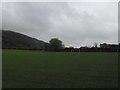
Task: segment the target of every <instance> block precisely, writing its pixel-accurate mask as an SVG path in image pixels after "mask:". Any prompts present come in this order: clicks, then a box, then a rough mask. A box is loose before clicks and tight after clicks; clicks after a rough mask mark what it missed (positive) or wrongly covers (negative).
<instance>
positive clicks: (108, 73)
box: [2, 50, 118, 88]
mask: <svg viewBox="0 0 120 90" xmlns="http://www.w3.org/2000/svg"><path fill="white" fill-rule="evenodd" d="M2 53H3V59H2V62H3V64H2V65H3V72H2V73H3V77H2V78H3V83H2V84H3V88H116V87H117V82H118V65H117V64H118V63H117V62H118V56H117V53H99V52H98V53H70V52H40V51H24V50H3V52H2Z"/></svg>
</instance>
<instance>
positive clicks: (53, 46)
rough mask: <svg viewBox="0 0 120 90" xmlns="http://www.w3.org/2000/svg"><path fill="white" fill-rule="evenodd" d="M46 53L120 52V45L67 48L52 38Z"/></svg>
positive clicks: (105, 44)
mask: <svg viewBox="0 0 120 90" xmlns="http://www.w3.org/2000/svg"><path fill="white" fill-rule="evenodd" d="M45 51H64V52H119V51H120V43H119V44H118V45H117V44H107V43H103V44H100V45H99V47H98V44H97V43H94V46H92V47H87V46H84V47H80V48H74V47H65V46H64V44H62V41H61V40H59V39H58V38H52V39H51V40H50V41H49V43H48V44H47V45H46V48H45Z"/></svg>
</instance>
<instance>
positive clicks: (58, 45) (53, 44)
mask: <svg viewBox="0 0 120 90" xmlns="http://www.w3.org/2000/svg"><path fill="white" fill-rule="evenodd" d="M49 47H50V48H51V50H53V51H59V50H62V49H63V47H64V45H63V44H62V41H61V40H59V39H58V38H52V39H51V40H50V41H49Z"/></svg>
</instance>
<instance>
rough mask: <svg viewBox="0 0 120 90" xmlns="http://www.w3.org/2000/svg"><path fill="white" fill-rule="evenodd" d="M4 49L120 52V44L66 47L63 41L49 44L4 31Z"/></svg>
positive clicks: (53, 41) (53, 40)
mask: <svg viewBox="0 0 120 90" xmlns="http://www.w3.org/2000/svg"><path fill="white" fill-rule="evenodd" d="M2 49H21V50H39V51H57V52H61V51H62V52H119V51H120V44H118V45H117V44H107V43H102V44H100V45H99V47H98V46H97V43H95V45H94V46H93V47H87V46H85V47H80V48H74V47H65V46H64V45H63V44H62V41H61V40H59V39H57V38H52V39H51V40H50V41H49V42H48V43H47V42H44V41H41V40H37V39H35V38H31V37H29V36H27V35H23V34H20V33H17V32H13V31H5V30H2Z"/></svg>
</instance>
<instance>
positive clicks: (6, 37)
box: [2, 30, 47, 50]
mask: <svg viewBox="0 0 120 90" xmlns="http://www.w3.org/2000/svg"><path fill="white" fill-rule="evenodd" d="M46 44H47V43H46V42H44V41H41V40H38V39H35V38H32V37H29V36H27V35H24V34H21V33H18V32H13V31H5V30H2V48H3V49H34V50H36V49H37V50H43V49H45V45H46Z"/></svg>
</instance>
